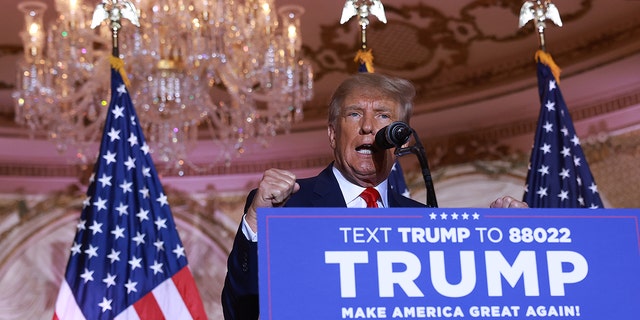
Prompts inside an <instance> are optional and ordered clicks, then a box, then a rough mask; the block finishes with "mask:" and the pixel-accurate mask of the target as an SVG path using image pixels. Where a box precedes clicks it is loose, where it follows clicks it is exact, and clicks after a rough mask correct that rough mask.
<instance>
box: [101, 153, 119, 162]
mask: <svg viewBox="0 0 640 320" xmlns="http://www.w3.org/2000/svg"><path fill="white" fill-rule="evenodd" d="M116 155H117V153H111V151H107V154H105V155H104V156H102V158H104V160H106V161H107V164H110V163H111V162H116Z"/></svg>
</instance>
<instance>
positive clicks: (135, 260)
mask: <svg viewBox="0 0 640 320" xmlns="http://www.w3.org/2000/svg"><path fill="white" fill-rule="evenodd" d="M141 262H142V259H141V258H136V257H131V260H129V264H130V265H131V271H133V270H135V269H136V268H142V266H141V265H140V263H141Z"/></svg>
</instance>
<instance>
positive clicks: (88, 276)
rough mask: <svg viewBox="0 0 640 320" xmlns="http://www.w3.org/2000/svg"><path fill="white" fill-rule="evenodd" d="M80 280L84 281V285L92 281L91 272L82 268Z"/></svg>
mask: <svg viewBox="0 0 640 320" xmlns="http://www.w3.org/2000/svg"><path fill="white" fill-rule="evenodd" d="M80 278H82V279H84V283H87V282H89V281H93V271H89V269H88V268H84V272H83V273H82V274H81V275H80Z"/></svg>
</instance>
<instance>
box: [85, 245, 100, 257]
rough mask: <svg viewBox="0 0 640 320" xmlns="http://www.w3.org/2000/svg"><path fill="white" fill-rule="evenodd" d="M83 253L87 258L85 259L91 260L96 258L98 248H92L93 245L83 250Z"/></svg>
mask: <svg viewBox="0 0 640 320" xmlns="http://www.w3.org/2000/svg"><path fill="white" fill-rule="evenodd" d="M84 253H86V254H87V256H89V257H88V258H87V259H91V258H92V257H97V256H98V247H94V246H93V245H91V244H90V245H89V249H87V250H85V251H84Z"/></svg>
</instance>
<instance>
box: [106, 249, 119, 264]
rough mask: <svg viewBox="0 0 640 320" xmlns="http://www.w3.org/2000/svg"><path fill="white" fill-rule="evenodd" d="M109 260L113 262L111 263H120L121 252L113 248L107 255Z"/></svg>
mask: <svg viewBox="0 0 640 320" xmlns="http://www.w3.org/2000/svg"><path fill="white" fill-rule="evenodd" d="M107 258H109V260H111V263H114V262H115V261H120V251H116V250H114V249H113V248H112V249H111V253H109V255H107Z"/></svg>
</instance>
